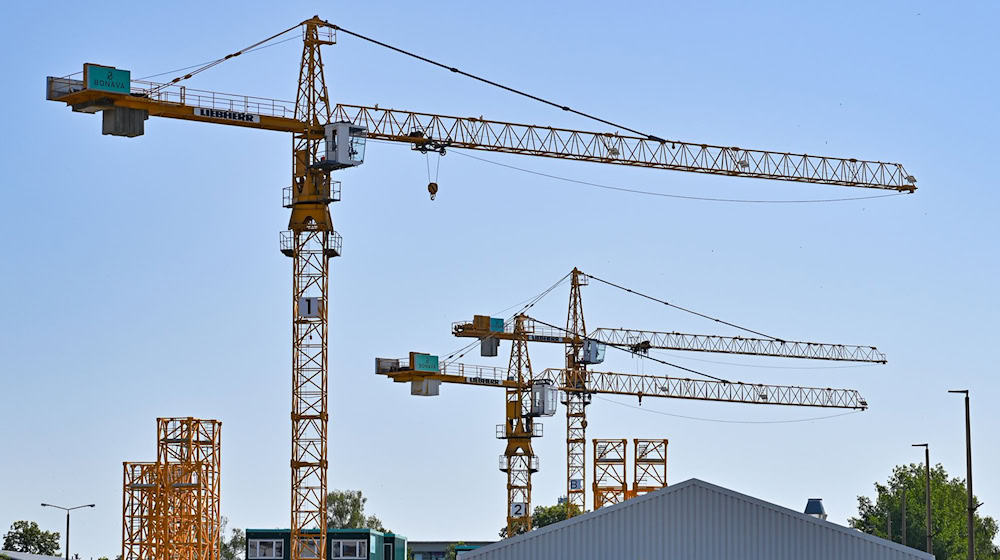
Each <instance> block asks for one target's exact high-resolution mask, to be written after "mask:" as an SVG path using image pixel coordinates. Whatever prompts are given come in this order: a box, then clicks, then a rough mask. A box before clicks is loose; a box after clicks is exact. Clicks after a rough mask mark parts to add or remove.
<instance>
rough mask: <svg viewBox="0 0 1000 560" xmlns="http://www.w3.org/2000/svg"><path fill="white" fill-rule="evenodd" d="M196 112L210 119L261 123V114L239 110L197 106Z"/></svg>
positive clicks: (197, 114)
mask: <svg viewBox="0 0 1000 560" xmlns="http://www.w3.org/2000/svg"><path fill="white" fill-rule="evenodd" d="M194 114H195V115H196V116H199V117H207V118H210V119H224V120H228V121H241V122H252V123H259V122H260V115H256V114H254V113H241V112H239V111H221V110H219V109H205V108H202V107H195V109H194Z"/></svg>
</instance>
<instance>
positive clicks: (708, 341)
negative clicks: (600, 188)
mask: <svg viewBox="0 0 1000 560" xmlns="http://www.w3.org/2000/svg"><path fill="white" fill-rule="evenodd" d="M569 276H570V277H571V282H570V297H569V309H568V311H567V319H566V327H565V328H561V327H557V326H555V325H551V324H549V323H545V322H542V321H539V320H536V319H533V318H531V317H528V316H524V317H523V318H522V319H521V323H522V324H521V328H520V330H518V329H517V328H516V327H515V328H512V327H511V326H506V325H505V323H504V322H503V320H502V319H496V318H491V317H488V316H485V315H477V316H475V317H473V320H472V321H471V322H468V321H465V322H457V323H454V324H453V325H452V334H454V335H455V336H457V337H464V338H478V339H480V340H481V341H482V342H481V353H482V354H483V355H487V356H488V355H495V353H494V352H495V350H496V347H495V344H496V343H497V342H498V341H500V340H513V341H515V344H518V343H519V341H524V342H544V343H551V344H562V345H563V346H564V348H565V358H566V363H565V367H564V368H562V369H559V370H553V369H547V370H545V372H543V376H545V377H543V378H544V379H550V380H551V381H552V382H554V383H557V384H558V386H559V387H560V391H562V394H563V395H564V399H563V404H565V405H566V498H567V503H568V504H570V505H571V506H572V507H569V508H567V515H573V514H575V513H576V512H582V511H583V510H584V509H585V508H586V490H585V489H586V484H585V482H586V478H585V477H586V441H587V439H586V430H587V410H586V407H587V406H588V405H589V404H590V401H591V395H592V394H594V393H595V392H603V393H611V394H619V395H634V396H637V397H639V399H640V400H641V399H642V398H643V397H647V396H652V397H672V398H689V399H690V398H698V396H699V395H703V396H705V397H706V400H715V401H729V402H753V403H755V404H796V405H802V406H819V405H827V404H829V403H835V404H836V405H844V406H846V407H849V408H850V407H860V408H866V407H867V403H866V402H865V401H864V400H863V399H861V398H860V397H855V395H856V393H830V394H824V393H819V392H816V391H815V390H805V389H803V388H789V387H784V388H778V387H777V386H767V387H768V388H767V389H761V388H760V387H764V386H757V385H749V384H743V383H736V384H733V383H730V382H728V381H725V380H721V379H716V380H714V381H699V382H692V381H691V380H689V379H685V380H674V379H670V380H667V381H662V380H660V379H658V378H654V377H650V376H644V375H633V374H621V373H604V372H598V371H590V370H588V366H591V365H596V364H598V363H600V362H602V361H603V352H604V350H603V347H604V346H606V345H610V346H613V347H617V348H621V349H624V350H627V351H629V352H632V353H634V354H645V353H648V351H649V350H650V349H654V348H655V349H667V350H683V351H697V352H717V353H727V354H742V355H750V356H767V357H780V358H804V359H818V360H833V361H848V362H859V363H877V364H884V363H886V358H885V354H883V353H882V352H880V351H879V350H878V349H877V348H875V347H874V346H854V345H843V344H825V343H816V342H801V341H788V340H781V339H777V338H743V337H726V336H717V335H694V334H684V333H664V332H658V331H640V330H635V329H608V328H599V329H595V330H593V331H590V332H588V331H587V329H586V325H585V321H584V314H583V299H582V294H581V289H580V288H581V287H582V286H584V285H586V284H587V283H588V279H590V278H595V277H593V276H590V275H588V274H585V273H584V272H583V271H581V270H579V269H578V268H574V269H573V270H572V272H570V274H569ZM598 280H600V279H598ZM602 282H606V281H604V280H602ZM609 284H610V283H609ZM612 285H613V286H616V287H620V286H617V285H615V284H612ZM623 289H626V290H627V288H623ZM629 291H631V290H629ZM646 297H648V296H646ZM699 315H701V314H699ZM671 365H672V364H671ZM674 367H678V366H674ZM556 372H558V373H556ZM696 373H697V372H696ZM692 383H693V384H692ZM595 387H596V388H598V389H599V391H595V390H594V388H595ZM847 397H850V398H847ZM831 399H832V400H831Z"/></svg>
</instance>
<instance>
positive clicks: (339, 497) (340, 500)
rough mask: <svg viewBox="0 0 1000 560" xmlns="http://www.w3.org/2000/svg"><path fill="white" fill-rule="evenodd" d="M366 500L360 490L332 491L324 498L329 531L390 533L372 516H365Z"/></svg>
mask: <svg viewBox="0 0 1000 560" xmlns="http://www.w3.org/2000/svg"><path fill="white" fill-rule="evenodd" d="M367 502H368V498H366V497H364V495H362V494H361V490H334V491H333V492H330V493H329V494H327V496H326V523H327V526H328V527H330V528H331V529H372V530H375V531H380V532H383V533H391V532H392V531H390V530H389V529H386V528H385V526H384V525H382V521H381V520H380V519H379V518H378V517H375V516H374V515H369V516H365V504H366V503H367Z"/></svg>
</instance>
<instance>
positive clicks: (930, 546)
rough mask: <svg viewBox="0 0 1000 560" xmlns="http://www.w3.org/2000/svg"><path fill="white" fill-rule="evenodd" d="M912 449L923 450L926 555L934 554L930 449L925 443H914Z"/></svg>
mask: <svg viewBox="0 0 1000 560" xmlns="http://www.w3.org/2000/svg"><path fill="white" fill-rule="evenodd" d="M913 447H923V448H924V472H925V474H926V476H925V484H926V486H925V488H924V494H925V495H926V498H927V554H934V552H933V550H934V541H933V539H934V534H933V533H934V530H933V529H932V528H931V448H930V447H929V446H928V445H927V444H926V443H914V444H913Z"/></svg>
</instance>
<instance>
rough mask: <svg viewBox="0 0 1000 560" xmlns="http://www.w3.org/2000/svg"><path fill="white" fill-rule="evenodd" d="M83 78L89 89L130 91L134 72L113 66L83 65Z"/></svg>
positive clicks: (113, 91)
mask: <svg viewBox="0 0 1000 560" xmlns="http://www.w3.org/2000/svg"><path fill="white" fill-rule="evenodd" d="M83 80H84V82H85V83H86V84H87V89H96V90H99V91H109V92H111V93H129V92H130V91H131V83H132V73H131V72H129V71H128V70H119V69H117V68H113V67H111V66H98V65H96V64H84V65H83Z"/></svg>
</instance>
